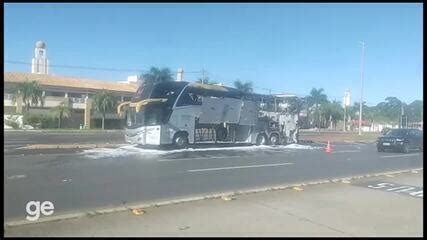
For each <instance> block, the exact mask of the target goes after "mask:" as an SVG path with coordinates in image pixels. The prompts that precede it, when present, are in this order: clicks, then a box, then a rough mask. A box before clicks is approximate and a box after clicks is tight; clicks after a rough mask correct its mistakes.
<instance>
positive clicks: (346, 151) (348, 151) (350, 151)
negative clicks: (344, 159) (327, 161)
mask: <svg viewBox="0 0 427 240" xmlns="http://www.w3.org/2000/svg"><path fill="white" fill-rule="evenodd" d="M352 152H360V151H359V150H342V151H333V152H332V153H352Z"/></svg>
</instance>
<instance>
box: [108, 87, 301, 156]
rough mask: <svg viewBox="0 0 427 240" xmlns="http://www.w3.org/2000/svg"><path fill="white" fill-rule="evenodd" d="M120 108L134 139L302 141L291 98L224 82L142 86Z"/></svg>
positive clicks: (153, 141) (181, 144)
mask: <svg viewBox="0 0 427 240" xmlns="http://www.w3.org/2000/svg"><path fill="white" fill-rule="evenodd" d="M117 110H118V113H119V114H126V123H127V124H126V125H127V127H126V129H125V140H126V142H128V143H131V144H139V145H166V144H173V145H175V146H176V147H178V148H184V147H186V146H187V145H188V144H194V143H200V142H214V143H217V142H232V143H252V144H258V145H264V144H275V145H277V144H283V143H289V142H297V141H298V139H297V136H298V135H297V133H298V125H297V120H298V115H296V114H290V113H287V112H286V99H285V98H281V97H274V96H269V95H260V94H252V93H243V92H241V91H238V90H236V89H233V88H229V87H224V86H218V85H210V84H199V83H189V82H163V83H158V84H156V85H154V86H152V87H151V88H145V89H144V90H142V89H141V90H138V92H137V94H136V96H135V97H134V98H133V99H132V101H131V102H124V103H122V104H120V105H119V106H118V109H117Z"/></svg>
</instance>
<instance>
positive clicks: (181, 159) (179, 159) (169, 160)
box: [157, 156, 242, 162]
mask: <svg viewBox="0 0 427 240" xmlns="http://www.w3.org/2000/svg"><path fill="white" fill-rule="evenodd" d="M241 157H242V156H223V157H197V158H175V159H160V160H157V161H158V162H173V161H187V160H195V159H210V158H241Z"/></svg>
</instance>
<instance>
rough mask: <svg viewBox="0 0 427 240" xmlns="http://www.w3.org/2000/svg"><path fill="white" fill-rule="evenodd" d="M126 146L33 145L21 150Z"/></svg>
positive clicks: (116, 145) (119, 145) (117, 145)
mask: <svg viewBox="0 0 427 240" xmlns="http://www.w3.org/2000/svg"><path fill="white" fill-rule="evenodd" d="M125 145H126V144H60V145H55V144H32V145H27V146H24V147H19V148H17V149H20V150H34V149H75V148H79V149H87V148H103V147H122V146H125Z"/></svg>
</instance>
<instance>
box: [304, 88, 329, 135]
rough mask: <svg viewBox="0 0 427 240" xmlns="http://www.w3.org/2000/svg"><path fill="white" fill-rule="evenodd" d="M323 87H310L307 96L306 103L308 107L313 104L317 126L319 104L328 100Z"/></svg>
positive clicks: (318, 121)
mask: <svg viewBox="0 0 427 240" xmlns="http://www.w3.org/2000/svg"><path fill="white" fill-rule="evenodd" d="M323 91H324V90H323V88H319V89H316V88H313V89H311V92H310V96H309V97H308V105H309V107H312V106H314V114H315V117H316V121H315V122H316V123H317V124H316V126H317V127H319V123H320V116H321V114H320V111H319V110H320V109H319V105H320V104H322V103H327V102H328V97H327V96H326V94H324V93H323Z"/></svg>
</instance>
